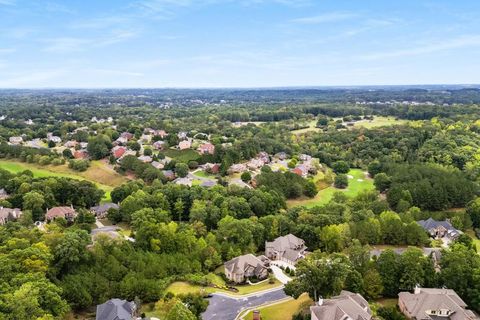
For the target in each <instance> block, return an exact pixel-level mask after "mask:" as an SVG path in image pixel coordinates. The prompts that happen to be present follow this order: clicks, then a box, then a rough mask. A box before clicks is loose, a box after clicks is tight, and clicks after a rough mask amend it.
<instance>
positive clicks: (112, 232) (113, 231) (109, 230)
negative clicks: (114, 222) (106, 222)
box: [92, 226, 121, 238]
mask: <svg viewBox="0 0 480 320" xmlns="http://www.w3.org/2000/svg"><path fill="white" fill-rule="evenodd" d="M117 230H119V227H115V226H106V227H105V226H104V227H100V228H96V229H93V230H92V238H93V237H95V236H96V235H97V234H100V233H104V234H107V235H109V236H110V237H112V238H117V237H121V235H120V234H119V233H118V232H117Z"/></svg>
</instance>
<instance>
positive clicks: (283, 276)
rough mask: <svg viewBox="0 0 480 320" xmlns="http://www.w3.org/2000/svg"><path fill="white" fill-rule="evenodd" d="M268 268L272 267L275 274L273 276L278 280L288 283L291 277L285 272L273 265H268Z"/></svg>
mask: <svg viewBox="0 0 480 320" xmlns="http://www.w3.org/2000/svg"><path fill="white" fill-rule="evenodd" d="M270 269H272V272H273V274H274V275H275V278H277V280H278V281H280V282H281V283H283V284H287V283H289V282H290V281H291V280H292V278H290V277H289V276H287V275H286V274H285V273H283V271H282V269H280V268H279V267H277V266H275V265H270Z"/></svg>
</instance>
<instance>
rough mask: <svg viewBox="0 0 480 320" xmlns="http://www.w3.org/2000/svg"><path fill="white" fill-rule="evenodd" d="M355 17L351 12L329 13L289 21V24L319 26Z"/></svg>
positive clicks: (356, 15)
mask: <svg viewBox="0 0 480 320" xmlns="http://www.w3.org/2000/svg"><path fill="white" fill-rule="evenodd" d="M356 17H358V14H356V13H351V12H329V13H324V14H320V15H316V16H310V17H303V18H297V19H293V20H291V22H293V23H298V24H320V23H327V22H337V21H344V20H350V19H354V18H356Z"/></svg>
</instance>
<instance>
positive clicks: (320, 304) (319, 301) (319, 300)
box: [317, 296, 323, 306]
mask: <svg viewBox="0 0 480 320" xmlns="http://www.w3.org/2000/svg"><path fill="white" fill-rule="evenodd" d="M317 304H318V305H319V306H323V298H322V296H320V298H318V302H317Z"/></svg>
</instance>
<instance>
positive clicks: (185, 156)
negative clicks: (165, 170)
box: [160, 149, 200, 163]
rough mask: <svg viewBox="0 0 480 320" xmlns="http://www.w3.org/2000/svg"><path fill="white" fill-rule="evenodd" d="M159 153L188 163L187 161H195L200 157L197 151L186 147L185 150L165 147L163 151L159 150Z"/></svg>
mask: <svg viewBox="0 0 480 320" xmlns="http://www.w3.org/2000/svg"><path fill="white" fill-rule="evenodd" d="M160 153H161V154H163V155H165V156H166V157H169V158H172V159H175V160H177V161H179V162H184V163H188V162H189V161H197V160H198V159H199V158H200V155H199V154H198V152H197V151H195V150H192V149H187V150H178V149H167V150H165V151H161V152H160Z"/></svg>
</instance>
